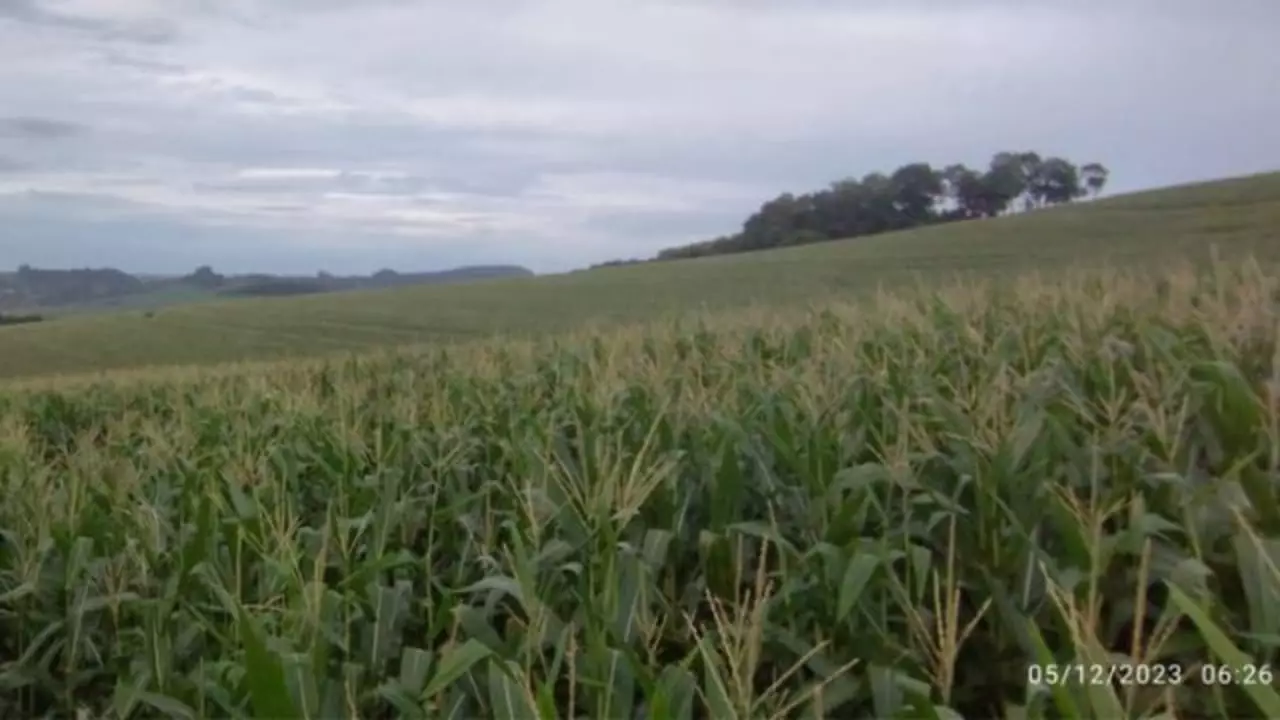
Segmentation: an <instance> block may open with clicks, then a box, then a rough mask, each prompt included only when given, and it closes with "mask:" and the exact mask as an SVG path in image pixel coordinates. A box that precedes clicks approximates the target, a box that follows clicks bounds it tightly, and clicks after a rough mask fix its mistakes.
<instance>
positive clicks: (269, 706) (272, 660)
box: [239, 608, 302, 718]
mask: <svg viewBox="0 0 1280 720" xmlns="http://www.w3.org/2000/svg"><path fill="white" fill-rule="evenodd" d="M239 612H240V643H241V645H243V646H244V653H245V681H246V682H247V683H248V684H249V699H250V701H251V702H252V703H253V712H254V714H256V715H257V716H258V717H260V718H297V717H302V716H301V715H300V714H299V713H298V709H297V707H295V706H294V704H293V699H292V698H291V697H289V685H288V683H287V682H286V681H285V674H284V665H283V664H282V663H281V661H280V658H279V656H277V655H276V653H274V652H272V651H271V650H269V649H268V648H267V642H266V637H265V633H263V631H262V629H261V628H260V627H259V626H258V623H257V621H256V620H254V618H253V617H252V616H250V615H249V613H247V612H245V611H244V609H243V608H239Z"/></svg>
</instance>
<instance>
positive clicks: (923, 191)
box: [657, 152, 1109, 260]
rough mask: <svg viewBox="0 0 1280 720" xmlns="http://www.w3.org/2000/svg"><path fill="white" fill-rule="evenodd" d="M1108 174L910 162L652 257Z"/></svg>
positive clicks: (882, 227) (982, 203)
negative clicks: (730, 231)
mask: <svg viewBox="0 0 1280 720" xmlns="http://www.w3.org/2000/svg"><path fill="white" fill-rule="evenodd" d="M1108 174H1109V173H1108V170H1107V169H1106V168H1105V167H1103V166H1102V165H1101V164H1099V163H1096V162H1091V163H1087V164H1085V165H1082V166H1077V165H1076V164H1074V163H1072V162H1070V161H1069V160H1065V159H1063V158H1060V157H1041V156H1040V155H1039V154H1038V153H1035V152H1000V153H996V154H995V156H993V157H992V158H991V162H990V163H989V164H988V165H987V167H986V168H985V169H983V170H976V169H973V168H969V167H966V166H965V165H962V164H957V165H950V166H948V167H945V168H942V169H937V168H934V167H933V166H931V165H929V164H928V163H923V162H920V163H911V164H909V165H904V166H902V167H900V168H898V169H897V170H895V171H894V172H893V173H892V174H889V175H886V174H884V173H872V174H870V175H867V176H866V177H864V178H862V179H861V180H856V179H847V180H840V181H838V182H835V183H832V184H831V186H830V187H828V188H827V189H825V190H819V191H817V192H812V193H806V194H802V195H793V194H792V193H784V194H782V195H779V196H778V197H776V198H774V199H772V200H770V201H768V202H766V203H765V204H764V205H762V206H761V207H760V209H759V210H758V211H757V212H756V213H755V214H753V215H752V216H751V217H749V218H747V221H746V222H745V223H743V226H742V230H741V231H740V232H738V233H736V234H733V235H727V236H724V237H719V238H716V239H714V240H708V241H705V242H700V243H694V244H692V245H685V246H681V247H674V248H669V249H666V250H663V251H662V252H660V253H658V257H657V259H658V260H675V259H680V258H694V257H702V256H706V255H721V254H726V253H738V252H748V251H752V250H764V249H768V248H776V247H785V246H789V245H805V244H808V243H815V242H823V241H826V240H840V239H844V238H854V237H860V236H864V235H876V234H879V233H883V232H890V231H893V230H906V229H908V228H914V227H921V226H924V225H933V224H937V223H944V222H951V221H956V220H968V219H974V218H989V217H995V216H997V215H1002V214H1005V213H1008V212H1013V211H1018V210H1025V209H1033V208H1041V207H1048V206H1051V205H1061V204H1063V203H1069V202H1072V201H1074V200H1076V199H1078V198H1081V197H1084V196H1086V195H1094V196H1096V195H1097V194H1098V193H1100V192H1102V189H1103V187H1105V185H1106V182H1107V176H1108Z"/></svg>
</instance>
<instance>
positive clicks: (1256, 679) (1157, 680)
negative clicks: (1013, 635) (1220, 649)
mask: <svg viewBox="0 0 1280 720" xmlns="http://www.w3.org/2000/svg"><path fill="white" fill-rule="evenodd" d="M1185 682H1195V683H1197V684H1200V685H1272V684H1273V683H1274V682H1275V676H1274V675H1273V673H1272V669H1271V665H1269V664H1258V665H1255V664H1246V665H1240V666H1235V665H1227V664H1217V665H1212V664H1205V665H1199V666H1195V667H1192V668H1184V667H1183V666H1182V665H1180V664H1178V663H1114V664H1102V663H1065V664H1043V665H1042V664H1032V665H1028V666H1027V683H1028V684H1029V685H1036V686H1044V687H1058V686H1064V685H1107V686H1112V685H1119V686H1121V687H1125V686H1130V685H1143V686H1161V685H1182V684H1183V683H1185Z"/></svg>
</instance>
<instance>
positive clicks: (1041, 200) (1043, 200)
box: [1028, 157, 1085, 207]
mask: <svg viewBox="0 0 1280 720" xmlns="http://www.w3.org/2000/svg"><path fill="white" fill-rule="evenodd" d="M1028 193H1029V194H1030V195H1031V196H1032V197H1033V198H1035V202H1036V204H1037V205H1039V206H1041V207H1043V206H1045V205H1061V204H1063V203H1069V202H1071V201H1072V200H1075V199H1076V198H1079V197H1081V196H1082V195H1084V193H1085V190H1084V188H1083V187H1082V186H1081V185H1080V173H1079V171H1078V170H1077V169H1076V166H1075V165H1074V164H1072V163H1071V162H1068V161H1067V160H1063V159H1062V158H1060V157H1051V158H1048V159H1046V160H1044V161H1043V162H1040V163H1037V164H1036V166H1035V174H1033V175H1031V176H1030V182H1029V184H1028Z"/></svg>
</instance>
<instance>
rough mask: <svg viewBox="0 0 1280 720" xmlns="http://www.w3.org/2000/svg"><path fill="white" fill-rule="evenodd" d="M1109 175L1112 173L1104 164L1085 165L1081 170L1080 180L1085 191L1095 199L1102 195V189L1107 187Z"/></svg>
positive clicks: (1092, 163)
mask: <svg viewBox="0 0 1280 720" xmlns="http://www.w3.org/2000/svg"><path fill="white" fill-rule="evenodd" d="M1108 175H1110V172H1109V171H1108V170H1107V169H1106V168H1105V167H1103V165H1102V163H1096V162H1091V163H1085V164H1084V166H1082V167H1081V168H1080V179H1081V181H1083V183H1084V187H1085V189H1086V190H1088V191H1089V194H1091V195H1093V197H1095V198H1096V197H1098V195H1099V194H1101V193H1102V188H1104V187H1106V185H1107V176H1108Z"/></svg>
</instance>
